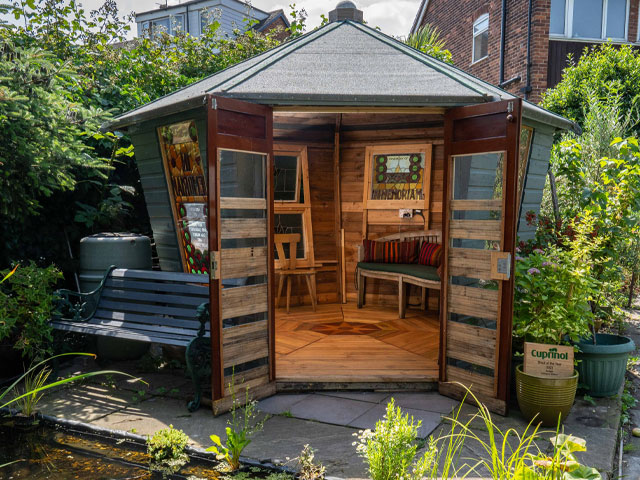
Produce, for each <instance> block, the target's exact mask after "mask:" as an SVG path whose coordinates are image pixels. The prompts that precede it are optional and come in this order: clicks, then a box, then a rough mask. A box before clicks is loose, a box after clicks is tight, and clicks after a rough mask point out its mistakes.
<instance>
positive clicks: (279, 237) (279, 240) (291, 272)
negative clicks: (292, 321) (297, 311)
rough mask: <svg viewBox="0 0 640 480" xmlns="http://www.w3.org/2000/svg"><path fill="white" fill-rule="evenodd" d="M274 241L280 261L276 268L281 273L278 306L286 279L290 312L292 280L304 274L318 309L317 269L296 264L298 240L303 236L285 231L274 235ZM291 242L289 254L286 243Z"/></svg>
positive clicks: (277, 297) (312, 299)
mask: <svg viewBox="0 0 640 480" xmlns="http://www.w3.org/2000/svg"><path fill="white" fill-rule="evenodd" d="M273 239H274V240H273V241H274V243H275V244H276V251H277V252H278V262H279V263H280V268H278V269H277V270H276V273H278V274H279V275H280V279H279V281H278V295H277V296H276V306H278V305H279V303H280V295H281V294H282V287H283V285H284V281H285V279H286V280H287V313H289V303H290V302H291V280H292V278H293V277H295V276H299V275H304V279H305V281H306V282H307V288H308V289H309V295H310V296H311V305H312V306H313V311H314V312H315V311H316V303H317V299H316V271H315V270H314V269H313V268H298V267H297V266H296V261H297V259H296V251H297V247H298V242H300V239H301V236H300V234H299V233H284V234H276V235H274V236H273ZM287 243H288V244H289V256H288V257H287V255H285V253H284V245H285V244H287Z"/></svg>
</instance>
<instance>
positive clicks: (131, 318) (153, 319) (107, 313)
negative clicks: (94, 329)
mask: <svg viewBox="0 0 640 480" xmlns="http://www.w3.org/2000/svg"><path fill="white" fill-rule="evenodd" d="M94 319H95V321H96V322H97V321H99V320H118V321H123V322H126V323H130V324H132V325H136V324H142V325H155V326H156V328H158V327H160V328H162V327H164V326H167V327H173V328H182V329H186V330H192V331H193V332H194V333H193V335H195V334H196V332H197V331H198V329H199V328H200V322H198V321H197V320H181V319H177V318H167V317H161V316H158V315H137V314H135V313H126V312H114V311H113V310H98V311H96V313H95V315H94V316H93V318H92V319H91V320H89V322H87V323H94ZM205 325H206V326H207V329H208V328H209V322H207V323H205Z"/></svg>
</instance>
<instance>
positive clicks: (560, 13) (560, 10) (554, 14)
mask: <svg viewBox="0 0 640 480" xmlns="http://www.w3.org/2000/svg"><path fill="white" fill-rule="evenodd" d="M566 6H567V2H566V0H551V15H550V25H549V33H550V34H552V35H564V25H565V16H566V15H565V14H566Z"/></svg>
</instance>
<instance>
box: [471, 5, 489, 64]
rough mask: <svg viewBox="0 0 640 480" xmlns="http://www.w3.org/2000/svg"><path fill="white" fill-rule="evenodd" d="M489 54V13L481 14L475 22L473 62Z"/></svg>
mask: <svg viewBox="0 0 640 480" xmlns="http://www.w3.org/2000/svg"><path fill="white" fill-rule="evenodd" d="M488 54H489V14H488V13H485V14H484V15H481V16H480V17H479V18H478V19H477V20H476V21H475V22H473V53H472V55H473V57H472V58H473V63H475V62H477V61H479V60H482V59H483V58H485V57H486V56H487V55H488Z"/></svg>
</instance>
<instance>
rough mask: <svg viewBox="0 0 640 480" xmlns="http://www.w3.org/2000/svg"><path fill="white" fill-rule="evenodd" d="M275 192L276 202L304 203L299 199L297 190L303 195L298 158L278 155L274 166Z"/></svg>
mask: <svg viewBox="0 0 640 480" xmlns="http://www.w3.org/2000/svg"><path fill="white" fill-rule="evenodd" d="M274 184H275V188H274V192H273V198H274V200H275V201H281V202H296V203H304V200H303V199H302V198H300V199H298V195H297V190H298V187H299V189H300V193H302V190H303V188H302V182H301V181H300V162H299V161H298V157H296V156H292V155H276V156H275V165H274Z"/></svg>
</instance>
